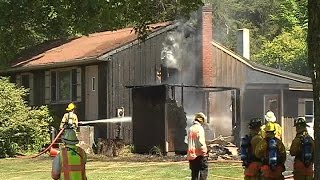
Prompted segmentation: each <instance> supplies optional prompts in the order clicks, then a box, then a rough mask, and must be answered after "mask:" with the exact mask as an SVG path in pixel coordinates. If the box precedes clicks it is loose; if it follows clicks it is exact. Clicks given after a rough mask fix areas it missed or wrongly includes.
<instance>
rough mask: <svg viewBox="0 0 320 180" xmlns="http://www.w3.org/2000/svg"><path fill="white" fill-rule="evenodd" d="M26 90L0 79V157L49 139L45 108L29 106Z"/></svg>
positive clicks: (40, 145) (33, 148)
mask: <svg viewBox="0 0 320 180" xmlns="http://www.w3.org/2000/svg"><path fill="white" fill-rule="evenodd" d="M27 93H28V90H27V89H24V88H22V87H17V86H16V85H15V84H13V83H10V82H9V79H8V78H0V109H1V111H0V157H7V156H14V155H15V154H16V152H20V153H21V152H27V151H39V150H40V149H41V148H43V146H44V145H45V144H47V143H49V142H50V134H49V123H50V122H52V120H53V119H52V117H51V116H50V114H49V111H48V108H47V107H45V106H42V107H39V108H30V107H28V106H27V104H26V102H25V100H24V98H25V97H26V95H27Z"/></svg>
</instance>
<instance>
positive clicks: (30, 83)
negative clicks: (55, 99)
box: [29, 73, 34, 105]
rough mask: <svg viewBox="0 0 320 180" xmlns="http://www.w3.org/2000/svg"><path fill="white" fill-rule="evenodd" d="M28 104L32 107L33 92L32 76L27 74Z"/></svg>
mask: <svg viewBox="0 0 320 180" xmlns="http://www.w3.org/2000/svg"><path fill="white" fill-rule="evenodd" d="M29 89H30V91H29V104H30V105H34V95H33V94H34V92H33V74H32V73H30V74H29Z"/></svg>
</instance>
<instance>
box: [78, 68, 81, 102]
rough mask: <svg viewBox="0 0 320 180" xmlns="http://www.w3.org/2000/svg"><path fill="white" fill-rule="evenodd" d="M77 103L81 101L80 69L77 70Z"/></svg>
mask: <svg viewBox="0 0 320 180" xmlns="http://www.w3.org/2000/svg"><path fill="white" fill-rule="evenodd" d="M77 101H78V102H80V101H81V68H77Z"/></svg>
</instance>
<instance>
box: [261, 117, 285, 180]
mask: <svg viewBox="0 0 320 180" xmlns="http://www.w3.org/2000/svg"><path fill="white" fill-rule="evenodd" d="M265 131H266V137H265V138H263V140H261V141H260V142H259V143H258V144H257V147H256V149H255V155H256V157H257V158H259V159H261V160H262V166H261V169H260V171H261V177H262V179H264V180H281V179H284V177H283V175H282V172H284V171H285V166H284V163H285V161H286V149H285V146H284V144H283V143H282V142H281V140H280V139H278V138H276V137H275V131H276V128H275V124H273V123H268V124H267V125H266V127H265Z"/></svg>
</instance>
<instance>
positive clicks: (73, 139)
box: [62, 129, 79, 144]
mask: <svg viewBox="0 0 320 180" xmlns="http://www.w3.org/2000/svg"><path fill="white" fill-rule="evenodd" d="M62 142H64V143H65V144H78V143H79V139H78V138H77V135H76V132H75V131H74V130H73V129H65V130H64V132H63V136H62Z"/></svg>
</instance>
